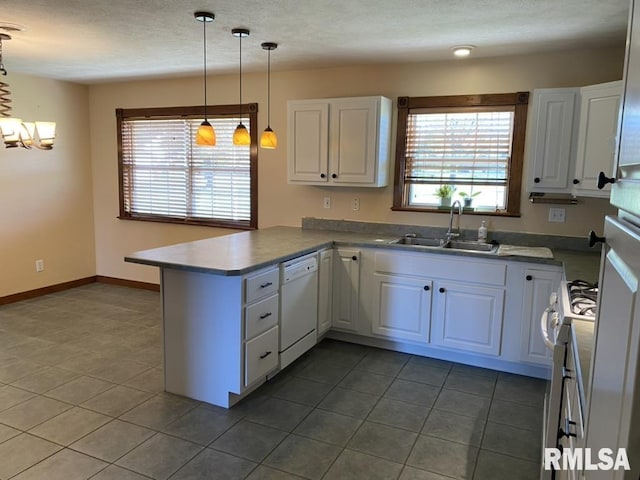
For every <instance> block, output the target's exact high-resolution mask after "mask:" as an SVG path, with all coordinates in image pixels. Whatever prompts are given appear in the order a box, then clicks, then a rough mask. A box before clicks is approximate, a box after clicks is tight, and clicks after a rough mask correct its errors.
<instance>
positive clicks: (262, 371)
mask: <svg viewBox="0 0 640 480" xmlns="http://www.w3.org/2000/svg"><path fill="white" fill-rule="evenodd" d="M244 348H245V359H244V366H245V368H244V371H245V377H244V384H245V386H249V385H251V384H253V383H254V382H256V381H257V380H260V379H263V378H264V377H265V376H266V375H267V373H269V372H270V371H271V370H273V369H275V368H276V367H277V366H278V327H273V328H271V329H270V330H267V331H266V332H264V333H262V334H260V335H258V336H257V337H255V338H253V339H251V340H249V341H248V342H247V343H246V344H245V347H244Z"/></svg>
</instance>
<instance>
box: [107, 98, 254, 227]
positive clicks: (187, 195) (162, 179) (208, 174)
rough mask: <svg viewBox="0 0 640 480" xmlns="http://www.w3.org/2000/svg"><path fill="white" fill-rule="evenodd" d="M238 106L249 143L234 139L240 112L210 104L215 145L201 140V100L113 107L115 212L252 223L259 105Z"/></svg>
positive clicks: (138, 216) (149, 217)
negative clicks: (179, 104)
mask: <svg viewBox="0 0 640 480" xmlns="http://www.w3.org/2000/svg"><path fill="white" fill-rule="evenodd" d="M243 111H249V114H243V116H242V118H243V123H245V125H246V127H247V128H248V129H249V131H250V133H251V145H250V146H235V145H233V143H232V136H233V131H234V130H235V128H236V125H238V122H239V121H240V116H239V112H238V107H237V106H235V105H229V106H217V107H216V106H214V107H207V117H208V119H209V122H210V123H211V124H212V125H213V128H214V129H215V131H216V137H217V141H216V143H217V144H216V146H215V147H204V146H199V145H196V143H195V134H196V130H197V129H198V126H199V125H200V123H201V122H202V120H203V114H204V110H203V107H202V106H200V107H175V108H148V109H117V110H116V117H117V122H118V174H119V178H120V217H119V218H122V219H128V220H148V221H158V222H171V223H182V224H197V225H209V226H219V227H229V228H242V229H254V228H257V226H258V218H257V217H258V208H257V191H258V184H257V156H258V153H257V152H258V148H257V138H258V136H257V130H256V126H257V116H258V114H257V111H258V108H257V104H250V105H245V106H243ZM247 117H248V120H249V121H248V122H247Z"/></svg>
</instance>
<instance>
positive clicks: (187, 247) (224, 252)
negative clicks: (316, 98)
mask: <svg viewBox="0 0 640 480" xmlns="http://www.w3.org/2000/svg"><path fill="white" fill-rule="evenodd" d="M398 237H399V235H387V234H385V235H379V234H376V233H371V232H343V231H334V230H315V229H308V228H300V227H284V226H278V227H269V228H264V229H259V230H252V231H247V232H240V233H234V234H230V235H223V236H220V237H214V238H208V239H204V240H196V241H193V242H186V243H180V244H176V245H169V246H166V247H159V248H154V249H150V250H143V251H139V252H135V253H132V254H130V255H127V256H126V257H125V261H127V262H132V263H139V264H143V265H151V266H156V267H161V268H175V269H181V270H190V271H199V272H204V273H212V274H216V275H244V274H245V273H249V272H252V271H255V270H259V269H260V268H263V267H266V266H269V265H273V264H275V263H280V262H283V261H286V260H290V259H292V258H295V257H298V256H301V255H305V254H307V253H310V252H313V251H315V250H319V249H322V248H329V247H332V246H334V245H336V246H341V247H344V246H346V247H349V246H351V247H364V248H366V247H378V248H392V249H394V250H402V251H422V252H431V253H439V254H446V255H464V256H473V257H477V258H486V259H489V258H494V259H502V260H516V261H525V262H532V263H544V264H552V265H563V263H566V259H565V258H563V256H562V255H559V256H554V258H535V257H527V256H521V255H513V256H498V255H487V254H484V253H473V252H468V251H451V250H448V249H447V250H444V249H438V248H430V249H425V248H424V247H419V246H418V247H417V246H411V245H398V244H397V243H395V242H396V241H397V240H398ZM554 253H555V252H554ZM571 257H572V258H573V257H580V258H583V257H584V260H585V261H586V262H588V263H595V265H597V261H595V262H594V260H593V259H594V258H595V257H594V256H593V255H589V254H580V253H576V254H575V255H572V256H571ZM563 260H565V262H563ZM573 261H575V259H574V260H573ZM565 268H567V265H565Z"/></svg>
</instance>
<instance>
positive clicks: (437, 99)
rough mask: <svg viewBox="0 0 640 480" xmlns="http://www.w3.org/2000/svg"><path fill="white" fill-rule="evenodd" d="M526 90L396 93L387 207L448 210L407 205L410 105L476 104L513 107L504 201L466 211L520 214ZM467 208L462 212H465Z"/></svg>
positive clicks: (400, 209)
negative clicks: (493, 207)
mask: <svg viewBox="0 0 640 480" xmlns="http://www.w3.org/2000/svg"><path fill="white" fill-rule="evenodd" d="M528 105H529V92H515V93H495V94H481V95H445V96H433V97H398V122H397V126H396V162H395V180H394V189H393V206H392V207H391V210H397V211H410V212H438V213H448V212H449V210H448V209H445V210H442V209H436V208H427V207H416V206H411V205H409V186H410V185H411V184H410V183H408V182H405V178H404V177H405V168H406V156H405V152H406V143H407V125H408V118H409V114H410V113H411V110H412V109H425V108H427V109H428V108H434V109H435V108H440V109H442V108H464V107H469V108H476V107H504V106H513V107H514V110H515V111H514V118H513V139H512V148H511V157H510V159H509V166H508V171H509V176H508V179H507V204H506V206H505V210H504V211H498V212H496V211H477V212H469V213H470V214H473V215H494V216H508V217H519V216H520V199H521V196H522V172H523V164H524V146H525V133H526V127H527V109H528ZM466 214H467V212H465V215H466Z"/></svg>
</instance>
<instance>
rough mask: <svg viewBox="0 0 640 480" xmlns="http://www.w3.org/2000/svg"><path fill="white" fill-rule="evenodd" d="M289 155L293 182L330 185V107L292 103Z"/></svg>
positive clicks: (314, 102)
mask: <svg viewBox="0 0 640 480" xmlns="http://www.w3.org/2000/svg"><path fill="white" fill-rule="evenodd" d="M288 115H289V128H288V132H287V133H288V140H287V155H288V165H289V167H288V168H289V182H291V183H306V184H319V185H322V184H326V183H327V181H328V177H329V175H328V172H327V162H328V158H329V157H328V145H329V104H328V103H327V102H326V101H325V102H322V103H321V102H318V101H308V102H289V104H288Z"/></svg>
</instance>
